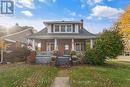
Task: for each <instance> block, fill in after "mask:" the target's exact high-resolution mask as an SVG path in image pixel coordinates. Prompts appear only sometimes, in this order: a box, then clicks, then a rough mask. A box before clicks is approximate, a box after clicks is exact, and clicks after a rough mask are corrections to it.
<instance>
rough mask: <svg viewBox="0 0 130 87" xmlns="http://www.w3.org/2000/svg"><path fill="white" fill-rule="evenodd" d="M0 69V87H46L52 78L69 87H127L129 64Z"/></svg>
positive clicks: (128, 86)
mask: <svg viewBox="0 0 130 87" xmlns="http://www.w3.org/2000/svg"><path fill="white" fill-rule="evenodd" d="M5 66H6V67H3V66H0V87H50V85H51V84H52V82H53V80H54V78H55V76H56V75H58V74H57V73H58V71H60V72H59V76H64V75H65V76H69V77H70V85H71V87H130V63H129V62H116V61H115V62H114V61H113V62H108V63H107V64H106V65H103V66H92V65H82V66H73V67H71V68H69V69H58V68H56V67H51V66H48V65H25V64H16V65H15V64H13V65H8V66H7V65H5Z"/></svg>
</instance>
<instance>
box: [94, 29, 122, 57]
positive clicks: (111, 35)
mask: <svg viewBox="0 0 130 87" xmlns="http://www.w3.org/2000/svg"><path fill="white" fill-rule="evenodd" d="M95 48H96V49H97V50H98V51H100V52H101V53H102V55H104V56H105V57H106V58H115V57H117V56H118V55H120V54H122V51H123V49H124V45H123V40H122V35H121V34H119V33H118V31H115V30H106V31H104V32H103V33H102V34H101V35H100V36H99V39H97V40H96V41H95Z"/></svg>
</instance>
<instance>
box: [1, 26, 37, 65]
mask: <svg viewBox="0 0 130 87" xmlns="http://www.w3.org/2000/svg"><path fill="white" fill-rule="evenodd" d="M33 33H35V30H34V28H33V27H28V26H19V25H18V24H16V25H15V26H14V27H12V29H10V31H9V34H7V35H5V36H2V37H0V42H2V43H1V44H0V49H1V53H0V54H1V56H0V59H1V62H3V61H4V62H10V61H13V59H14V58H15V55H13V54H12V52H13V51H15V50H16V49H17V48H18V47H23V46H26V43H27V41H26V38H27V36H29V35H31V34H33ZM1 45H2V46H1ZM2 52H3V53H4V54H3V53H2ZM13 62H15V61H13Z"/></svg>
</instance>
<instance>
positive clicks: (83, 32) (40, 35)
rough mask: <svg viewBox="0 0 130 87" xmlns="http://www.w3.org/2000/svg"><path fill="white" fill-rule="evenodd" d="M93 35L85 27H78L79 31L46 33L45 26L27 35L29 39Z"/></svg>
mask: <svg viewBox="0 0 130 87" xmlns="http://www.w3.org/2000/svg"><path fill="white" fill-rule="evenodd" d="M95 37H96V35H95V34H92V33H90V32H88V31H87V30H86V29H79V33H48V32H47V28H44V29H43V30H41V31H40V32H38V33H35V34H32V35H30V36H28V38H30V39H55V38H57V39H72V38H73V39H87V38H95Z"/></svg>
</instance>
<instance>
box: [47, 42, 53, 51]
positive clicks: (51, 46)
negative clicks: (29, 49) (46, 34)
mask: <svg viewBox="0 0 130 87" xmlns="http://www.w3.org/2000/svg"><path fill="white" fill-rule="evenodd" d="M53 50H54V43H47V51H53Z"/></svg>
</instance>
